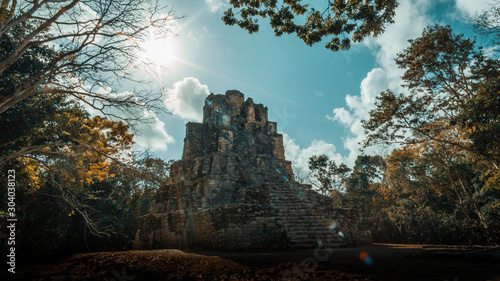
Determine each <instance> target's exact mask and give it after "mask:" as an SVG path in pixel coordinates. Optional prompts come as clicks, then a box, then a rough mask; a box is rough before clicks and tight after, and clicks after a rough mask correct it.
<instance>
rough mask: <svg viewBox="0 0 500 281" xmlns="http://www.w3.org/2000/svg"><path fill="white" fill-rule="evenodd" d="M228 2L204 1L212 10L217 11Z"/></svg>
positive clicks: (223, 0)
mask: <svg viewBox="0 0 500 281" xmlns="http://www.w3.org/2000/svg"><path fill="white" fill-rule="evenodd" d="M228 2H229V1H228V0H205V3H206V4H207V6H208V8H209V9H210V11H212V12H217V11H218V10H219V9H222V8H224V7H226V6H227V4H228Z"/></svg>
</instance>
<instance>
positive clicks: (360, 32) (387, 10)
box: [222, 0, 397, 51]
mask: <svg viewBox="0 0 500 281" xmlns="http://www.w3.org/2000/svg"><path fill="white" fill-rule="evenodd" d="M303 2H307V1H300V0H284V1H282V2H281V1H277V0H231V1H230V4H231V6H232V8H229V9H228V10H227V11H225V12H224V17H223V18H222V20H223V21H224V22H225V23H226V24H227V25H238V26H239V27H241V28H244V29H246V30H248V32H249V33H253V32H257V31H258V30H259V21H258V18H259V17H260V18H269V21H270V25H271V28H273V30H274V33H275V35H276V36H281V35H283V34H293V33H295V34H296V35H297V37H299V38H300V39H302V40H303V41H304V43H306V44H307V45H309V46H311V45H313V44H314V43H317V42H320V41H321V40H323V39H324V38H330V39H329V40H330V41H329V42H327V43H326V44H325V47H326V48H327V49H329V50H332V51H338V50H347V49H349V48H350V47H351V42H360V41H362V40H363V39H364V38H365V37H367V36H370V35H371V36H377V35H379V34H381V33H382V32H383V31H384V25H385V24H386V23H391V22H393V17H394V14H395V13H394V11H395V9H396V7H397V1H396V0H329V1H328V2H327V1H325V2H324V5H325V6H324V7H322V8H321V9H317V8H313V7H312V5H310V4H304V3H303ZM233 8H234V9H235V10H237V12H236V13H235V12H233Z"/></svg>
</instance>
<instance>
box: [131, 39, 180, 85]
mask: <svg viewBox="0 0 500 281" xmlns="http://www.w3.org/2000/svg"><path fill="white" fill-rule="evenodd" d="M139 48H140V50H139V52H138V59H139V61H140V62H141V64H143V65H144V69H145V70H146V72H150V73H151V74H154V75H156V76H159V77H161V76H163V75H165V74H166V73H167V72H168V71H170V70H172V69H173V68H174V67H175V64H176V61H177V57H178V52H179V48H178V40H177V38H175V37H163V38H157V37H155V35H154V34H153V33H152V34H150V35H149V36H148V37H147V38H145V39H143V40H141V42H139Z"/></svg>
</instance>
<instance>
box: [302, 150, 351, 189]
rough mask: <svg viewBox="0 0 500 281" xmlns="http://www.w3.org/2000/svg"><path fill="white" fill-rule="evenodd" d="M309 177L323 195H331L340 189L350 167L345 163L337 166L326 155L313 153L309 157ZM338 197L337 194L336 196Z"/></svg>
mask: <svg viewBox="0 0 500 281" xmlns="http://www.w3.org/2000/svg"><path fill="white" fill-rule="evenodd" d="M309 170H311V172H310V177H311V179H312V181H313V183H314V184H315V185H316V187H317V188H318V189H319V190H320V191H321V192H322V193H323V195H329V196H333V195H335V194H334V193H335V191H337V192H340V191H342V184H343V183H344V179H345V177H346V175H347V173H348V172H349V171H350V169H349V168H348V167H347V166H346V165H345V164H343V163H342V164H340V165H338V166H337V164H336V163H335V161H333V160H329V159H328V156H326V155H324V154H323V155H313V156H311V158H309ZM337 197H338V196H337Z"/></svg>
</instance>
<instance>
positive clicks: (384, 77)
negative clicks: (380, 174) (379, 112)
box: [326, 0, 432, 163]
mask: <svg viewBox="0 0 500 281" xmlns="http://www.w3.org/2000/svg"><path fill="white" fill-rule="evenodd" d="M431 3H432V2H431V1H430V0H417V1H409V0H406V1H401V2H400V4H399V6H398V8H397V10H396V16H395V18H394V23H393V24H390V25H388V26H387V27H386V29H385V32H384V33H383V34H381V35H379V36H378V37H375V38H369V39H367V40H365V41H364V43H363V44H365V45H366V46H368V47H369V48H371V49H372V50H373V52H374V53H375V56H376V62H377V64H378V67H376V68H373V69H372V70H371V71H370V72H368V73H367V75H366V78H365V79H364V80H363V81H362V82H361V85H360V94H359V95H347V96H346V98H345V100H346V107H341V108H335V109H333V116H328V115H327V116H326V118H327V119H329V120H332V121H335V122H339V123H340V124H342V125H343V126H345V127H346V128H348V129H349V131H350V136H348V137H346V138H345V139H344V147H345V148H346V149H348V150H349V156H348V157H347V159H346V162H347V163H354V161H355V160H356V158H357V156H358V155H359V154H360V145H359V142H361V141H363V140H364V138H365V134H364V131H363V128H362V123H361V121H362V120H367V119H368V118H369V112H370V110H371V109H373V108H374V103H375V100H376V97H377V96H378V95H379V94H380V93H381V92H383V91H385V90H387V89H390V90H392V91H394V92H398V93H401V92H404V90H403V89H402V88H401V83H402V80H401V76H402V74H403V70H401V69H399V68H398V66H397V65H396V63H395V61H394V59H395V58H396V56H397V54H398V53H400V52H401V51H403V50H404V49H405V48H406V47H407V46H408V45H409V42H408V40H409V39H413V38H417V37H419V36H420V35H421V34H422V31H423V29H424V28H425V27H426V26H428V25H429V24H431V21H430V19H429V18H428V17H427V16H426V12H427V11H428V10H429V6H430V4H431ZM374 149H376V148H372V150H374ZM372 150H367V151H366V153H370V151H372Z"/></svg>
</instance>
